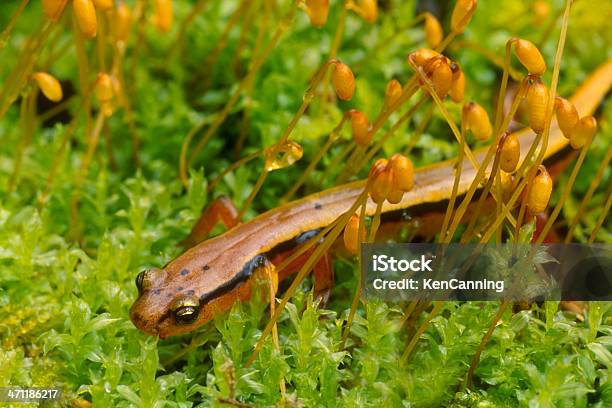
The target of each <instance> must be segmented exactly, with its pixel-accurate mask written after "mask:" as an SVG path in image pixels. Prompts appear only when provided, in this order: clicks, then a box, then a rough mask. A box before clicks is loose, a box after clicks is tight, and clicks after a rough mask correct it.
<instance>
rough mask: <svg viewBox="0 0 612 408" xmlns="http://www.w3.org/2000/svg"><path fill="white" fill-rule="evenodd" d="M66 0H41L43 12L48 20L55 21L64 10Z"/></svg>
mask: <svg viewBox="0 0 612 408" xmlns="http://www.w3.org/2000/svg"><path fill="white" fill-rule="evenodd" d="M67 3H68V0H42V9H43V13H44V14H45V16H47V18H49V20H51V21H57V20H59V18H60V17H61V15H62V13H63V12H64V8H65V7H66V4H67Z"/></svg>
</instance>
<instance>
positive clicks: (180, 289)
mask: <svg viewBox="0 0 612 408" xmlns="http://www.w3.org/2000/svg"><path fill="white" fill-rule="evenodd" d="M183 289H185V288H184V287H182V286H179V287H178V289H177V290H178V291H179V292H182V291H183Z"/></svg>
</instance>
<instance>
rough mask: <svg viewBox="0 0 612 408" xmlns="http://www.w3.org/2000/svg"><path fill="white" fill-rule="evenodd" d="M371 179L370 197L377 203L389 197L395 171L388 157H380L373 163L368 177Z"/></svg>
mask: <svg viewBox="0 0 612 408" xmlns="http://www.w3.org/2000/svg"><path fill="white" fill-rule="evenodd" d="M368 178H369V179H370V181H371V186H370V197H372V201H374V202H375V203H376V204H380V203H382V202H383V201H385V200H386V199H387V196H388V195H389V194H390V193H391V190H392V189H393V172H392V171H391V168H390V167H389V166H388V162H387V160H386V159H378V160H376V161H375V162H374V164H373V165H372V168H371V169H370V174H369V177H368Z"/></svg>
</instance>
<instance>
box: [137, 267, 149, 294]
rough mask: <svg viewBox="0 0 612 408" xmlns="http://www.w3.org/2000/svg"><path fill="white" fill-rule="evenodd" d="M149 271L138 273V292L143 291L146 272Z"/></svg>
mask: <svg viewBox="0 0 612 408" xmlns="http://www.w3.org/2000/svg"><path fill="white" fill-rule="evenodd" d="M146 273H147V271H146V270H145V271H142V272H140V273H139V274H138V275H136V281H135V283H136V288H137V289H138V292H142V282H143V281H144V278H145V274H146Z"/></svg>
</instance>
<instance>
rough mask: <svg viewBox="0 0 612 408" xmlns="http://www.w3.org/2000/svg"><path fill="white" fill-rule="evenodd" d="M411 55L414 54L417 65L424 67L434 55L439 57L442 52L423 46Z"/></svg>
mask: <svg viewBox="0 0 612 408" xmlns="http://www.w3.org/2000/svg"><path fill="white" fill-rule="evenodd" d="M410 55H411V56H412V58H413V60H414V63H415V64H416V65H417V66H419V67H422V66H423V65H425V63H426V62H427V61H429V60H430V59H432V58H434V57H437V56H438V55H440V53H439V52H437V51H434V50H430V49H429V48H421V49H420V50H416V51H414V52H413V53H412V54H410Z"/></svg>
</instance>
